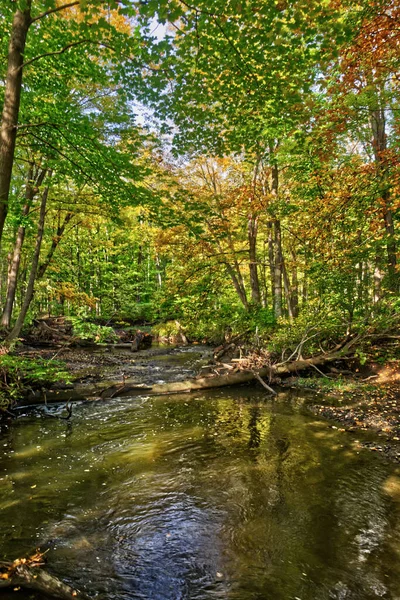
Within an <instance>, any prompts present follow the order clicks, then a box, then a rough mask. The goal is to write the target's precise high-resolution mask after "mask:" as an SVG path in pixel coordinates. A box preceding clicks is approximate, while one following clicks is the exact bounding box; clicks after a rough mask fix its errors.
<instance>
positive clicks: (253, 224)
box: [247, 214, 261, 306]
mask: <svg viewBox="0 0 400 600" xmlns="http://www.w3.org/2000/svg"><path fill="white" fill-rule="evenodd" d="M247 232H248V240H249V271H250V287H251V300H252V302H253V303H254V304H256V305H257V306H258V305H260V304H261V294H260V282H259V279H258V268H257V233H258V217H257V215H254V214H251V215H250V216H249V218H248V225H247Z"/></svg>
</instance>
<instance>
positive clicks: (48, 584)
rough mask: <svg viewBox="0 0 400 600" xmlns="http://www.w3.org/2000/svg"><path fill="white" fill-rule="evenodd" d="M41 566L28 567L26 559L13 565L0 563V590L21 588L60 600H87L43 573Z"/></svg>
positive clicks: (76, 591) (53, 577)
mask: <svg viewBox="0 0 400 600" xmlns="http://www.w3.org/2000/svg"><path fill="white" fill-rule="evenodd" d="M24 561H25V562H24ZM41 564H42V563H39V564H33V566H29V560H27V559H17V560H16V561H14V562H13V563H0V568H1V569H2V571H3V572H2V573H0V590H2V589H5V588H13V589H16V588H23V589H27V590H32V591H34V592H39V593H40V594H46V596H47V597H52V598H58V599H60V600H87V596H85V595H84V594H83V593H81V592H79V591H78V590H75V589H73V588H72V587H71V586H69V585H67V584H66V583H64V582H62V581H61V580H60V579H58V578H57V577H55V576H54V575H50V574H49V573H47V571H44V570H43V569H42V568H41V566H40V565H41Z"/></svg>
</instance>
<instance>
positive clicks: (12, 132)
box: [0, 0, 31, 243]
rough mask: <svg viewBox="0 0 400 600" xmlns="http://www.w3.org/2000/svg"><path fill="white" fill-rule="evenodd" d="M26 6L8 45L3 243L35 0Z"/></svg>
mask: <svg viewBox="0 0 400 600" xmlns="http://www.w3.org/2000/svg"><path fill="white" fill-rule="evenodd" d="M25 7H26V8H25V10H20V9H19V8H18V9H17V11H16V12H15V14H14V18H13V22H12V28H11V36H10V42H9V45H8V64H7V75H6V84H5V91H4V105H3V112H2V116H1V129H0V243H1V239H2V235H3V229H4V223H5V220H6V216H7V211H8V198H9V193H10V186H11V175H12V169H13V163H14V153H15V140H16V137H17V125H18V115H19V106H20V101H21V87H22V64H23V61H24V51H25V44H26V36H27V34H28V29H29V26H30V24H31V14H30V10H31V0H25Z"/></svg>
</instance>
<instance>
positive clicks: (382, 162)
mask: <svg viewBox="0 0 400 600" xmlns="http://www.w3.org/2000/svg"><path fill="white" fill-rule="evenodd" d="M370 124H371V130H372V137H373V139H372V143H373V150H374V158H375V165H376V172H377V175H378V181H379V186H380V190H379V192H380V197H381V201H382V216H383V220H384V223H385V233H386V253H387V269H388V275H389V287H390V289H392V290H393V291H397V290H398V279H399V277H398V273H397V268H396V267H397V256H396V254H397V244H396V238H395V229H394V223H393V210H392V203H391V198H390V191H389V187H388V173H387V168H388V166H387V164H386V157H385V152H386V150H387V135H386V118H385V111H384V108H382V107H380V108H377V109H375V110H373V111H372V112H371V115H370Z"/></svg>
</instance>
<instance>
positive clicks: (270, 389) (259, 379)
mask: <svg viewBox="0 0 400 600" xmlns="http://www.w3.org/2000/svg"><path fill="white" fill-rule="evenodd" d="M251 372H252V373H253V375H254V377H255V378H256V379H257V381H259V382H260V383H261V385H262V386H263V387H264V388H265V389H266V390H268V391H269V392H270V394H273V395H274V396H276V395H277V393H276V391H275V390H273V389H272V387H270V386H269V385H268V384H267V383H265V381H264V379H263V378H262V377H260V375H259V374H258V373H256V372H255V371H251Z"/></svg>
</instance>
